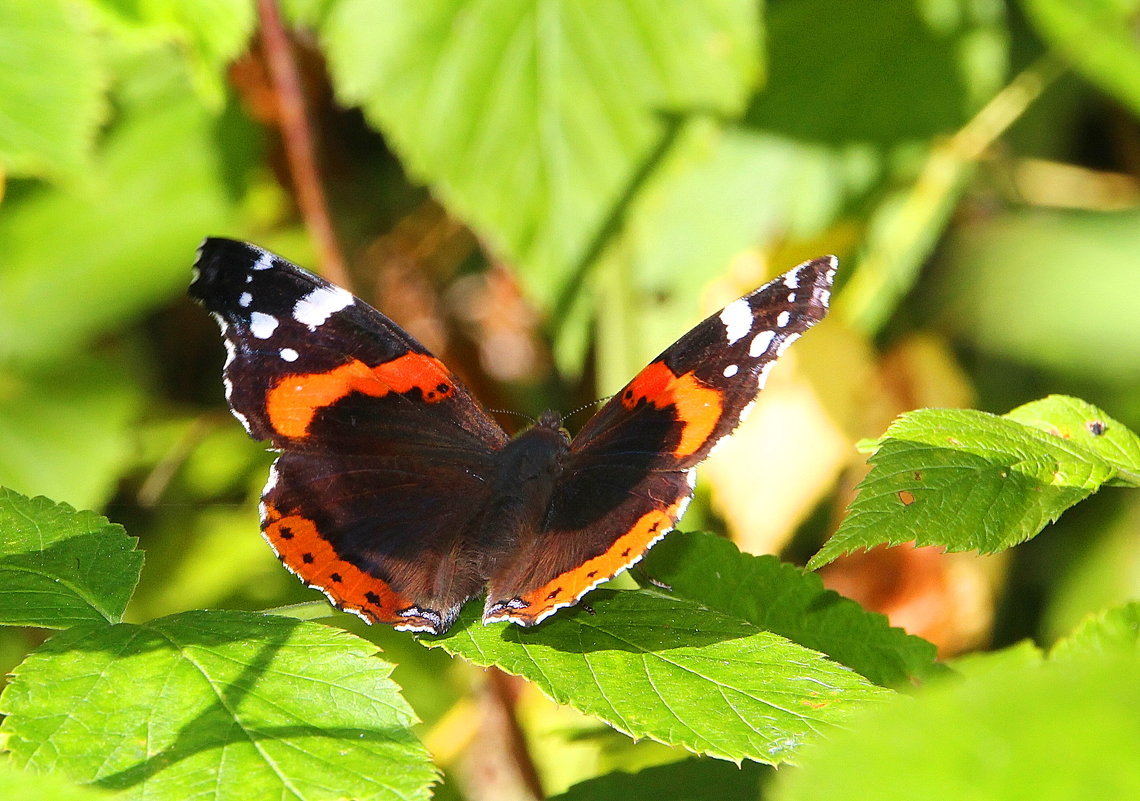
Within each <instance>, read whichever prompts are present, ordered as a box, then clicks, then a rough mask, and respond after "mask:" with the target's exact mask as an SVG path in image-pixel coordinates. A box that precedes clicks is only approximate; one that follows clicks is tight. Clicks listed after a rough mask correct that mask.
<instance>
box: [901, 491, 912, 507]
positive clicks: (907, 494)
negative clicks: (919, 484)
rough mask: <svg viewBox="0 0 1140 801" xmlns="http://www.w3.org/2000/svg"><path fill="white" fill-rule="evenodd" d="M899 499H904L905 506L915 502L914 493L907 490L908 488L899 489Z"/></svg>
mask: <svg viewBox="0 0 1140 801" xmlns="http://www.w3.org/2000/svg"><path fill="white" fill-rule="evenodd" d="M899 500H900V501H902V505H903V506H910V505H911V504H912V503H914V493H913V492H907V491H906V490H899Z"/></svg>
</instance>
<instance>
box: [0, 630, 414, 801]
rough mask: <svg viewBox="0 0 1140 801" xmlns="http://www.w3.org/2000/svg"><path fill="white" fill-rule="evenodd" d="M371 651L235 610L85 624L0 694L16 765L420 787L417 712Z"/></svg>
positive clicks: (351, 790)
mask: <svg viewBox="0 0 1140 801" xmlns="http://www.w3.org/2000/svg"><path fill="white" fill-rule="evenodd" d="M375 652H376V647H375V646H374V645H372V644H371V643H369V642H367V641H365V640H361V639H359V638H357V637H354V636H352V635H350V634H347V633H345V632H343V631H339V630H336V629H331V628H327V627H325V626H320V625H316V624H311V623H301V622H298V621H293V620H287V619H285V618H279V617H272V616H267V615H258V614H252V613H245V612H203V611H196V612H187V613H184V614H180V615H174V616H172V617H168V618H161V619H159V620H154V621H151V622H150V623H146V624H143V625H128V624H120V625H117V626H110V627H108V626H83V627H77V628H75V629H71V630H69V631H67V632H64V633H61V634H59V635H57V636H55V637H53V638H52V639H51V640H49V641H48V642H47V643H45V644H44V645H43V646H42V647H41V648H39V649H38V650H37V651H36V652H35V653H33V654H32V655H31V656H30V657H28V659H26V660H25V661H24V662H23V663H22V664H21V665H20V666H19V667H18V668H17V669H16V671H15V673H14V676H13V679H12V683H11V684H10V685H9V686H8V687H7V688H6V689H5V691H4V694H3V695H2V696H0V712H2V713H3V714H6V715H7V716H8V717H7V718H6V719H5V721H4V723H3V726H2V727H0V733H3V734H4V735H6V736H7V737H8V738H9V739H8V747H9V749H10V750H11V751H12V754H13V756H14V757H15V759H16V761H17V762H18V763H19V764H21V765H23V766H25V767H26V768H28V769H29V770H36V771H55V772H57V773H61V774H64V775H66V776H67V777H69V778H70V779H72V780H73V781H76V782H84V783H91V784H95V785H97V786H99V787H102V788H104V789H108V790H118V791H122V792H123V795H124V797H125V798H177V799H180V801H194V799H203V800H204V799H213V800H216V801H223V800H224V799H234V800H235V801H258V799H273V800H274V801H279V799H282V798H285V797H288V798H295V799H312V800H313V801H317V799H321V800H322V801H323V800H324V799H330V798H347V797H351V798H356V799H400V800H401V801H407V799H417V798H419V799H426V798H428V796H429V795H430V793H429V786H430V785H431V783H432V782H433V780H434V778H435V771H434V769H433V767H432V766H431V764H430V762H429V759H428V754H427V752H426V750H425V749H424V747H423V746H422V745H421V744H420V743H419V742H418V741H417V740H416V738H415V737H414V736H413V734H412V732H411V730H410V726H411V725H412V724H413V723H414V722H415V715H414V713H413V712H412V710H411V707H409V706H408V704H407V702H405V701H404V699H403V698H402V697H401V696H400V694H399V690H398V688H397V687H396V685H395V684H394V683H393V682H392V681H391V680H390V679H389V678H388V675H389V673H390V672H391V665H390V664H388V663H386V662H383V661H381V660H379V659H377V658H376V657H375Z"/></svg>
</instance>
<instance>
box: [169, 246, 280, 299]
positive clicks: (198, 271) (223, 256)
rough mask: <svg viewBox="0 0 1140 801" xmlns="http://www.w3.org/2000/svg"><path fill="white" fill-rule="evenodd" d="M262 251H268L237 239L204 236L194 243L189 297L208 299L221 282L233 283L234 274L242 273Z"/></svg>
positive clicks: (217, 292) (262, 254)
mask: <svg viewBox="0 0 1140 801" xmlns="http://www.w3.org/2000/svg"><path fill="white" fill-rule="evenodd" d="M266 254H268V251H266V250H264V249H262V248H259V247H257V246H256V245H251V244H249V243H248V242H242V241H240V240H238V239H226V238H225V237H219V236H208V237H206V238H205V239H203V240H202V244H200V245H199V246H198V253H197V257H196V258H195V260H194V266H193V267H192V274H193V277H192V278H191V280H190V288H189V290H188V292H189V294H190V297H191V298H193V299H194V300H196V301H197V302H199V303H208V302H209V300H210V299H211V298H215V297H217V296H218V294H219V291H220V289H221V288H222V287H223V286H224V285H226V284H228V283H234V282H235V281H236V280H237V279H236V278H235V276H236V275H244V274H245V272H246V271H247V270H248V269H249V268H250V267H252V266H253V264H255V263H256V262H257V261H258V260H259V259H261V258H264V257H265V255H266ZM239 268H241V269H239Z"/></svg>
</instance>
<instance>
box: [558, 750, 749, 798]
mask: <svg viewBox="0 0 1140 801" xmlns="http://www.w3.org/2000/svg"><path fill="white" fill-rule="evenodd" d="M770 771H771V769H770V768H762V767H761V766H759V765H755V764H752V763H751V762H745V763H744V764H743V765H740V766H739V767H738V766H736V765H730V764H728V763H726V762H719V761H716V760H711V759H684V760H681V761H680V762H670V763H668V764H666V765H654V766H653V767H651V768H645V769H643V770H640V771H638V772H637V773H626V772H625V771H614V772H613V773H607V774H606V775H604V776H599V777H598V778H596V779H590V780H588V781H584V782H579V783H578V784H576V785H574V786H573V787H571V788H570V789H569V790H567V791H566V792H565V793H561V794H560V795H556V796H553V797H552V798H551V799H550V801H613V799H619V798H631V799H632V798H668V799H669V801H724V799H737V798H739V799H745V798H760V797H761V796H760V787H761V783H762V781H763V780H764V778H765V777H766V776H768V775H770Z"/></svg>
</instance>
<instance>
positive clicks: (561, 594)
mask: <svg viewBox="0 0 1140 801" xmlns="http://www.w3.org/2000/svg"><path fill="white" fill-rule="evenodd" d="M837 266H838V263H837V261H836V259H835V258H834V257H825V258H822V259H816V260H814V261H809V262H805V263H803V264H801V265H799V266H798V267H795V268H794V269H792V270H790V271H788V272H787V273H785V274H784V275H782V276H780V277H778V278H776V279H775V280H773V281H771V282H770V283H768V284H766V285H765V286H763V287H761V288H760V289H758V290H756V291H755V292H752V293H751V294H749V295H746V296H745V297H743V298H740V299H739V300H736V301H733V302H732V303H730V304H729V305H728V306H727V307H725V308H724V309H723V310H722V311H721V312H719V313H718V314H715V315H713V316H711V317H709V318H708V319H707V320H705V321H704V322H702V323H700V324H699V325H697V326H696V327H695V328H693V329H692V330H691V331H689V332H688V333H687V334H685V335H684V336H683V337H681V339H679V340H678V341H677V342H676V343H674V344H673V345H672V346H670V347H669V348H668V349H667V350H666V351H665V352H664V353H662V354H661V355H660V356H658V357H657V358H656V359H654V360H653V361H652V362H650V363H649V365H648V366H647V367H646V368H645V369H643V370H642V371H641V372H640V373H638V374H637V376H636V377H634V379H633V380H632V381H630V382H629V384H627V385H626V386H625V388H624V389H623V390H622V391H621V392H620V393H618V394H617V395H615V396H614V397H613V398H612V399H611V400H610V401H609V402H608V403H607V404H606V405H605V406H604V407H602V409H601V410H600V411H599V412H598V414H596V415H595V416H594V417H593V418H592V419H591V420H590V421H589V422H588V423H587V424H586V425H585V427H584V428H583V429H582V430H581V432H579V434H578V436H577V437H575V439H574V440H573V442H572V443H571V449H570V454H569V456H568V458H567V460H566V462H565V464H564V465H563V469H562V472H561V475H560V477H559V479H558V482H557V484H556V486H555V490H554V493H553V498H552V501H551V505H550V510H549V514H548V516H547V519H546V521H545V525H544V526H543V528H542V529H541V530H540V531H538V532H535V533H534V534H533V536H531V537H530V538H529V539H528V540H526V541H524V542H522V543H521V544H520V547H519V548H518V549H517V551H516V552H515V554H514V556H513V557H512V558H511V559H510V560H509V561H508V562H507V563H506V565H505V566H504V567H503V568H502V569H501V570H500V571H499V572H498V573H497V574H496V575H495V576H494V577H493V578H492V580H491V582H490V589H489V593H488V596H487V602H486V607H485V610H484V620H485V621H495V620H510V621H513V622H515V623H520V624H522V625H534V624H536V623H539V622H541V621H542V620H543V619H545V618H546V617H548V616H549V615H550V614H552V613H553V612H555V611H556V610H558V609H561V608H563V607H565V606H570V605H572V604H574V603H576V602H577V601H578V600H579V599H580V598H581V597H582V596H583V595H584V594H585V593H587V592H588V591H589V590H591V589H593V588H594V587H595V586H597V585H598V584H600V583H601V582H603V581H605V580H607V579H609V578H612V577H613V576H614V575H616V574H617V573H619V572H621V571H622V570H624V569H626V568H627V567H629V566H630V565H632V564H634V563H635V562H637V561H638V560H639V559H641V557H642V556H643V555H644V554H645V552H646V551H647V550H648V549H649V548H650V547H651V546H652V545H653V544H654V543H656V542H657V541H658V540H660V539H661V538H662V537H663V536H665V534H666V533H667V532H668V531H670V530H671V529H672V528H673V526H674V525H675V524H676V522H677V520H678V519H679V518H680V517H681V515H682V514H683V513H684V510H685V507H686V505H687V504H688V502H689V500H690V498H691V497H692V493H693V486H694V479H695V472H694V471H695V469H696V466H697V465H698V464H699V463H700V462H701V461H703V460H704V459H705V458H706V457H708V455H709V453H711V452H712V449H713V448H714V447H715V446H716V444H717V443H718V442H720V441H721V440H722V439H723V438H724V437H726V436H728V435H729V434H730V433H731V432H732V431H733V430H734V429H735V428H736V427H737V426H738V425H739V424H740V421H741V420H742V419H743V418H744V416H745V415H746V414H747V413H748V411H749V409H750V408H751V406H752V404H753V403H754V402H755V400H756V396H757V395H758V394H759V392H760V390H761V389H762V388H763V385H764V382H765V380H766V379H767V376H768V372H769V371H770V370H771V368H772V366H773V365H774V364H775V362H776V360H777V359H778V358H779V357H780V355H781V354H783V352H784V350H785V349H786V348H787V347H788V346H789V345H791V343H792V342H794V341H795V340H796V339H797V338H799V336H800V335H802V334H803V333H804V331H806V330H807V329H809V328H811V327H812V326H813V325H815V324H816V323H817V322H819V321H820V320H822V319H823V317H824V315H825V314H826V313H827V309H828V303H829V300H830V297H831V287H832V282H833V279H834V276H835V270H836V268H837Z"/></svg>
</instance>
